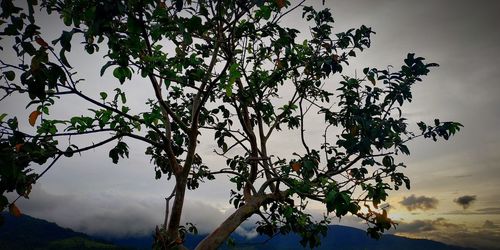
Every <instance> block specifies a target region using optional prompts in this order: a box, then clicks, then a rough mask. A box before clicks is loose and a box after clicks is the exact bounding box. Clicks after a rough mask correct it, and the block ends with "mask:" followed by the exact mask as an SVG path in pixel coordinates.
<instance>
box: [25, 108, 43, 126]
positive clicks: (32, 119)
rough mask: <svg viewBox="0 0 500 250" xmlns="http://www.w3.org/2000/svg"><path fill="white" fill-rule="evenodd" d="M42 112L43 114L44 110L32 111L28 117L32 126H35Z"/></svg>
mask: <svg viewBox="0 0 500 250" xmlns="http://www.w3.org/2000/svg"><path fill="white" fill-rule="evenodd" d="M41 114H42V112H40V111H37V110H35V111H33V112H31V114H30V117H29V119H28V121H29V123H30V125H31V126H33V127H34V126H35V122H36V119H37V118H38V116H39V115H41Z"/></svg>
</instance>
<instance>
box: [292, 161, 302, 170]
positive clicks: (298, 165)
mask: <svg viewBox="0 0 500 250" xmlns="http://www.w3.org/2000/svg"><path fill="white" fill-rule="evenodd" d="M300 167H301V165H300V163H298V162H294V163H292V170H293V171H295V172H299V169H300Z"/></svg>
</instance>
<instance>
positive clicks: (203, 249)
mask: <svg viewBox="0 0 500 250" xmlns="http://www.w3.org/2000/svg"><path fill="white" fill-rule="evenodd" d="M266 198H269V197H268V196H260V197H256V198H252V199H250V200H249V201H248V202H247V203H245V205H243V206H241V207H239V208H238V209H237V210H236V211H235V212H234V213H233V214H231V216H229V217H228V218H227V219H226V220H225V221H224V222H223V223H222V224H221V225H220V226H219V227H218V228H217V229H215V230H214V231H213V232H212V233H210V234H209V235H208V236H207V237H205V239H203V240H202V241H201V242H200V243H199V244H198V246H197V247H196V248H195V250H211V249H217V248H218V247H219V246H220V245H221V244H222V243H223V242H224V241H225V240H226V239H227V238H228V237H229V235H230V234H231V233H232V232H233V231H234V230H235V229H236V228H237V227H238V226H239V225H240V224H241V223H243V222H244V221H245V220H246V219H248V217H250V216H252V215H253V214H254V213H255V212H257V211H258V210H259V207H260V206H261V205H262V203H263V202H264V201H265V200H266Z"/></svg>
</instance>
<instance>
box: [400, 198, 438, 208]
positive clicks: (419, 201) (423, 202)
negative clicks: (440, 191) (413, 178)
mask: <svg viewBox="0 0 500 250" xmlns="http://www.w3.org/2000/svg"><path fill="white" fill-rule="evenodd" d="M438 203H439V201H438V200H437V199H436V198H433V197H427V196H418V197H417V196H415V195H414V194H412V195H411V196H408V197H404V198H403V200H401V201H400V202H399V204H401V205H403V206H404V207H406V209H408V211H413V210H416V209H420V210H424V211H425V210H430V209H435V208H436V207H437V204H438Z"/></svg>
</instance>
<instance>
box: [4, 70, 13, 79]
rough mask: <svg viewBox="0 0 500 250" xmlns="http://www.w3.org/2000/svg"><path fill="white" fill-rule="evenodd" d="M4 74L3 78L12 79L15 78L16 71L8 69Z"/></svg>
mask: <svg viewBox="0 0 500 250" xmlns="http://www.w3.org/2000/svg"><path fill="white" fill-rule="evenodd" d="M3 74H4V75H5V78H7V80H9V81H13V80H14V79H15V78H16V73H14V71H12V70H9V71H6V72H4V73H3Z"/></svg>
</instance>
